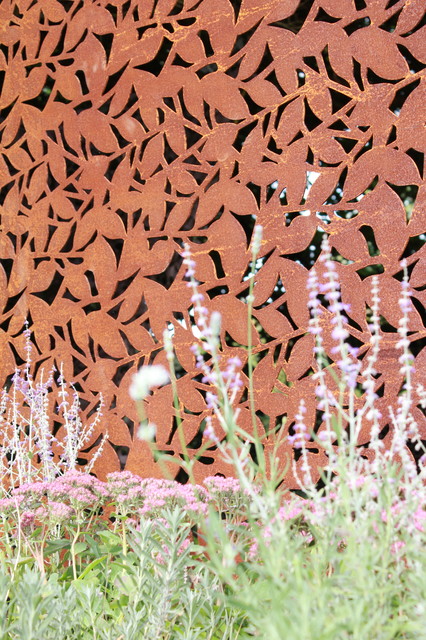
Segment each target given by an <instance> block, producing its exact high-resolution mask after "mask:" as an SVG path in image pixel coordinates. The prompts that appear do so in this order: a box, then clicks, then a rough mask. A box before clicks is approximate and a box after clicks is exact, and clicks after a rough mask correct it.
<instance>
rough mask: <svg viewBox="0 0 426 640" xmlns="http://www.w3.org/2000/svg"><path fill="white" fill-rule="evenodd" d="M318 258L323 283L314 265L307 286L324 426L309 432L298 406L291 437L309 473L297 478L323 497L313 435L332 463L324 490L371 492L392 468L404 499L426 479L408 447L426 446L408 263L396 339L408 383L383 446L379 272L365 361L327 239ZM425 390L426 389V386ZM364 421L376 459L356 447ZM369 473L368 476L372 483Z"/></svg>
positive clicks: (373, 297) (375, 277)
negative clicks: (312, 459)
mask: <svg viewBox="0 0 426 640" xmlns="http://www.w3.org/2000/svg"><path fill="white" fill-rule="evenodd" d="M320 260H321V262H322V263H323V264H324V267H325V270H324V276H325V282H324V283H320V282H319V280H318V275H317V272H316V270H315V269H311V271H310V274H309V278H308V283H307V286H308V290H309V308H310V312H311V319H310V322H309V329H308V330H309V331H310V333H311V334H312V335H313V336H314V337H315V354H316V360H317V371H316V373H315V374H314V377H315V378H316V380H317V383H318V384H317V388H316V395H317V398H318V403H317V407H318V409H319V410H320V411H321V412H322V425H321V429H320V431H319V433H318V435H315V434H312V435H311V434H310V433H308V431H307V429H306V426H305V425H304V424H303V420H302V418H303V416H302V415H301V414H302V413H303V411H299V414H300V415H299V416H297V423H296V427H295V434H294V435H292V436H290V437H289V441H290V442H291V444H292V445H293V446H294V447H295V448H298V449H301V456H302V470H303V472H304V475H303V478H299V479H298V480H299V483H300V485H301V487H303V489H304V490H305V491H306V492H307V493H308V494H309V495H311V496H313V497H315V498H316V497H318V495H319V494H318V492H317V490H316V487H315V485H314V483H313V482H312V477H311V475H310V472H309V463H308V457H307V447H306V442H307V441H308V440H310V439H311V437H314V438H315V439H316V440H317V442H318V443H319V444H320V445H321V446H322V447H323V448H324V450H325V452H326V454H327V456H328V465H327V466H326V468H325V470H324V472H325V480H326V482H325V491H326V492H327V491H328V492H331V493H333V492H334V491H335V490H336V487H337V486H340V487H341V488H342V490H343V489H344V490H352V489H358V488H359V487H360V486H362V485H364V484H369V485H371V491H372V492H373V493H376V492H377V491H378V487H380V485H381V483H382V481H383V478H384V477H387V475H389V473H390V469H393V473H396V474H397V475H398V477H399V480H398V482H399V486H400V487H401V488H403V489H404V492H405V497H407V495H408V493H409V492H410V491H412V488H413V487H414V486H418V483H419V482H422V475H423V471H422V472H421V473H420V476H419V474H418V470H417V469H416V463H415V461H414V459H413V458H412V456H411V454H410V453H409V451H408V449H407V441H411V442H413V443H414V444H415V448H416V449H417V450H420V449H423V450H424V446H423V444H422V442H421V440H420V435H419V431H418V427H417V424H416V421H415V419H414V417H413V415H412V411H411V408H412V406H413V389H412V383H411V373H412V368H413V356H412V354H411V353H410V350H409V339H408V322H409V313H410V310H411V301H410V292H409V283H408V274H407V269H406V264H405V262H402V263H401V266H402V268H403V270H404V276H403V280H402V283H401V296H400V301H399V306H400V309H401V312H402V316H401V319H400V321H399V327H398V334H399V340H398V342H397V344H396V346H397V348H398V349H400V350H401V356H400V358H399V363H400V367H401V368H400V373H401V374H402V376H403V380H404V382H403V386H402V389H401V393H400V396H399V398H398V406H397V409H396V411H395V410H394V409H393V408H392V407H389V414H390V418H391V425H392V428H393V433H392V438H391V443H390V447H388V449H387V450H385V449H384V444H383V442H382V441H381V440H380V429H381V427H380V420H381V418H382V415H381V412H380V410H379V409H378V407H377V401H378V395H377V391H376V387H377V385H378V384H380V383H378V382H377V380H376V377H375V376H376V374H377V371H376V368H375V367H376V363H377V359H378V356H379V351H380V341H381V335H380V315H379V306H380V295H379V283H378V278H377V276H373V277H372V288H371V293H372V305H371V313H370V320H369V329H370V331H371V338H370V349H369V351H368V355H367V357H366V358H365V359H364V360H362V359H360V358H359V357H358V356H359V350H358V349H356V348H354V347H352V346H351V345H350V344H348V337H349V332H348V329H347V323H348V318H347V316H346V313H348V312H350V309H349V307H348V305H346V304H344V303H343V302H342V300H341V296H340V286H339V282H338V278H337V272H336V265H335V262H334V261H333V260H332V259H331V257H330V249H329V245H328V242H327V239H326V240H325V241H324V243H323V254H322V256H321V258H320ZM321 296H323V298H321ZM322 299H323V300H324V301H325V305H326V306H327V307H328V310H329V311H330V312H331V313H332V314H333V317H332V320H331V322H332V331H331V338H332V340H333V342H334V347H333V348H332V350H331V353H332V355H333V356H335V362H334V363H330V360H329V359H328V357H327V355H326V352H325V348H324V335H323V331H324V330H323V325H324V322H323V317H324V306H323V304H322V303H321V300H322ZM330 383H331V384H330ZM419 393H420V395H421V389H420V392H419ZM366 424H367V425H369V427H370V449H371V450H372V452H373V453H374V456H373V459H372V460H371V461H367V460H366V459H365V457H364V456H362V455H361V452H360V450H359V446H358V440H359V435H360V433H361V429H362V428H365V425H366ZM397 459H399V460H400V465H399V466H395V461H396V460H397ZM425 461H426V456H425ZM293 467H294V473H295V474H296V476H297V469H296V466H295V463H293ZM333 478H334V480H333ZM367 478H369V480H368V482H367V480H366V479H367ZM370 481H371V482H370ZM351 488H352V489H351Z"/></svg>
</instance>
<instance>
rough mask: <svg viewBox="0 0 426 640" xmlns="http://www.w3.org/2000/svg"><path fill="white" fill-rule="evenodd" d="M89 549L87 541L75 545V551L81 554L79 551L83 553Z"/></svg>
mask: <svg viewBox="0 0 426 640" xmlns="http://www.w3.org/2000/svg"><path fill="white" fill-rule="evenodd" d="M86 549H87V544H86V543H85V542H76V543H75V545H74V553H76V554H79V553H83V551H86Z"/></svg>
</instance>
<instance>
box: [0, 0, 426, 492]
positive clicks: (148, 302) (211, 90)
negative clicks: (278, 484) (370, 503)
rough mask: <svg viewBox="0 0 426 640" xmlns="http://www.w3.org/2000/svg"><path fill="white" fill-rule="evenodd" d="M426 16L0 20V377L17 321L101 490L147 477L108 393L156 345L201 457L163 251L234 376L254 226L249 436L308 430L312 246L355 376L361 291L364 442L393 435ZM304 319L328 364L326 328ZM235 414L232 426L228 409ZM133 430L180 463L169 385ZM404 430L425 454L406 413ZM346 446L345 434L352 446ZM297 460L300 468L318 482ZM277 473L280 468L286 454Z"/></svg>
mask: <svg viewBox="0 0 426 640" xmlns="http://www.w3.org/2000/svg"><path fill="white" fill-rule="evenodd" d="M425 12H426V6H425V2H424V1H423V0H417V1H411V2H410V1H408V0H407V1H405V0H399V1H398V0H396V1H395V0H393V1H392V0H339V1H336V0H301V1H299V0H232V1H231V0H128V1H127V2H122V1H121V0H82V1H80V0H61V1H59V0H39V1H35V0H34V1H32V0H3V2H1V3H0V34H1V37H0V41H1V46H0V78H2V79H3V84H2V90H1V97H0V108H1V117H0V136H1V138H0V144H1V153H0V187H1V199H0V204H1V209H0V214H1V258H2V260H1V267H0V296H1V318H0V345H1V360H0V368H1V378H2V382H3V381H5V380H7V378H8V376H10V374H11V373H12V372H13V371H14V369H15V366H17V365H22V363H23V360H24V358H25V348H24V347H25V345H24V339H23V336H22V331H23V328H24V322H25V321H26V320H27V321H28V322H29V326H30V329H31V332H32V336H33V342H34V345H35V352H34V361H35V365H36V366H37V367H38V370H39V371H40V368H41V367H44V368H45V369H48V368H49V367H50V366H51V365H52V364H56V365H57V366H59V364H60V362H63V363H64V374H65V377H66V379H67V380H69V381H74V382H75V383H76V385H77V388H78V389H79V390H80V396H81V398H82V401H83V415H84V416H90V414H91V412H93V410H94V408H96V406H97V404H98V402H99V393H100V392H102V393H103V394H104V398H105V408H104V417H103V420H102V421H101V424H100V426H99V429H98V432H97V433H96V434H94V436H93V445H94V447H93V449H92V452H93V451H95V450H96V446H97V445H96V443H97V438H98V437H99V436H100V435H101V434H102V433H103V432H105V429H106V428H107V429H108V432H109V442H108V445H107V447H106V450H105V454H104V456H103V457H102V459H101V460H100V461H98V462H97V463H96V465H97V466H96V469H95V470H96V472H97V473H98V474H99V475H100V476H101V477H102V476H104V475H105V473H106V472H108V471H115V470H118V469H120V465H121V467H123V464H125V465H126V468H127V469H130V470H131V471H134V472H137V473H139V474H141V475H143V476H148V475H154V476H158V475H160V474H161V470H160V469H158V468H157V466H156V464H155V463H154V461H153V459H152V456H151V455H150V453H149V451H148V449H147V448H146V444H145V443H143V442H141V441H138V440H136V438H135V431H136V429H135V425H137V416H136V412H135V409H134V407H133V405H132V402H131V400H130V399H129V395H128V388H129V385H130V381H131V376H132V374H133V373H135V371H136V370H137V368H138V366H140V365H141V364H148V363H156V364H158V363H163V364H165V362H166V360H165V356H164V353H163V351H162V332H163V330H164V328H165V327H166V326H169V328H170V329H171V328H172V327H173V328H174V341H175V345H176V354H177V358H178V360H179V363H180V370H179V375H180V377H179V380H178V390H179V398H180V401H181V405H182V410H183V416H184V428H185V434H186V440H187V443H188V446H189V448H190V451H191V452H192V453H193V454H194V455H196V454H197V451H198V449H199V448H200V447H201V446H202V444H203V434H202V429H203V425H204V422H203V421H204V419H205V417H206V415H208V413H209V409H207V408H206V404H205V393H206V391H207V390H208V386H207V385H206V384H203V383H202V382H200V376H199V372H198V370H197V369H196V368H195V359H194V356H193V355H192V353H191V352H190V351H189V346H190V345H191V344H192V343H193V342H194V336H193V334H192V329H191V327H192V324H193V315H192V313H191V309H192V306H191V301H190V297H191V290H190V289H189V288H188V287H187V286H186V282H185V277H184V274H185V268H184V265H183V264H182V258H181V257H180V255H179V254H180V252H181V251H182V247H183V243H184V242H187V243H188V244H189V246H190V247H191V251H192V252H193V255H194V257H195V260H196V262H197V275H198V279H199V280H200V283H201V284H200V290H201V292H202V293H203V294H204V295H205V297H206V306H207V307H208V309H210V310H217V311H219V312H220V313H221V314H222V316H223V325H222V336H221V337H222V344H223V351H224V356H225V357H229V356H238V357H239V358H240V359H241V361H242V363H243V364H242V367H243V369H244V367H245V365H246V361H247V356H246V345H247V319H246V310H247V305H246V296H247V286H248V284H247V281H246V276H247V273H248V269H249V264H250V250H249V242H250V238H251V234H252V230H253V226H254V223H255V219H256V220H257V221H258V223H260V224H261V225H263V227H264V237H263V242H262V247H261V251H260V256H259V258H260V259H259V261H258V263H257V274H256V284H255V309H254V318H255V323H254V324H253V342H254V351H255V353H257V354H259V363H258V365H257V367H256V369H255V374H254V385H255V400H256V409H257V412H258V418H259V426H261V420H263V424H264V425H266V426H268V425H269V426H270V427H273V426H275V425H276V424H280V423H281V421H282V418H283V417H284V416H288V419H287V422H286V424H285V426H284V427H283V428H284V429H285V430H286V431H287V432H289V433H291V425H292V423H294V420H293V416H294V414H295V413H297V408H298V405H299V402H300V399H301V398H305V400H306V404H307V414H306V421H307V424H308V425H309V427H313V426H314V425H316V428H317V429H318V428H319V429H321V425H319V424H318V422H316V421H318V414H317V413H316V410H315V394H314V386H315V382H314V381H313V379H312V376H311V375H310V373H312V371H313V370H315V363H314V359H313V346H314V344H313V337H312V336H311V335H310V334H309V333H307V325H308V318H309V312H308V306H307V301H308V293H307V290H306V280H307V276H308V273H309V269H310V268H312V266H313V265H314V264H318V257H319V255H320V251H321V249H320V243H321V238H322V236H323V234H324V233H325V234H328V237H329V243H330V246H331V248H332V252H333V258H334V259H335V260H336V268H337V269H338V273H339V276H340V279H341V283H342V285H341V288H342V297H343V301H344V302H345V303H348V304H350V305H351V311H350V314H349V316H350V326H349V331H350V333H351V335H352V336H353V339H354V341H353V343H354V344H356V345H358V346H359V347H360V354H361V357H365V354H366V353H368V350H369V348H370V337H371V334H370V331H369V328H368V317H367V309H368V306H369V305H371V292H370V291H371V277H372V274H374V273H377V274H378V275H379V283H380V291H381V294H380V295H381V314H382V317H383V323H382V338H383V339H382V353H381V356H380V359H379V362H378V365H377V371H378V375H377V390H378V392H379V396H380V399H379V406H380V408H381V410H382V414H383V417H382V422H383V436H384V441H385V443H386V441H387V439H388V438H389V437H390V436H391V430H389V429H388V427H387V425H388V424H389V414H388V410H387V406H388V405H393V406H395V404H396V399H397V395H398V392H399V390H400V387H401V384H402V379H401V374H400V373H399V365H398V360H397V359H398V355H399V354H398V352H397V351H396V349H395V344H396V342H397V340H398V335H397V333H396V328H397V327H398V321H399V318H400V314H401V311H400V309H399V306H398V303H397V301H398V296H399V293H400V280H401V267H400V260H401V258H402V257H406V258H407V261H408V270H409V276H410V284H411V292H412V301H413V311H412V313H411V314H410V327H411V333H410V341H411V344H412V348H413V352H414V354H415V356H416V360H417V364H416V368H415V372H414V374H413V376H414V383H417V382H421V381H422V378H423V382H424V371H425V366H426V355H425V354H426V350H422V346H423V343H422V341H423V342H424V340H425V337H426V331H425V319H424V303H425V297H426V290H425V285H426V267H425V264H426V261H425V258H426V247H425V245H424V242H423V240H424V236H423V235H422V234H424V233H425V231H426V185H425V183H424V154H425V151H426V128H425V122H426V110H425V105H426V71H425V70H426V26H425V25H426V20H425ZM322 318H323V320H322V321H323V324H324V330H325V344H326V348H327V350H328V351H329V356H330V358H331V359H332V360H333V359H334V358H335V357H336V356H335V355H333V353H332V350H331V347H332V340H331V338H330V335H329V334H330V328H331V326H332V325H331V317H330V315H329V313H328V312H325V313H324V314H323V316H322ZM244 371H246V370H244ZM244 371H242V377H243V381H244V383H245V384H246V383H247V378H246V377H245V372H244ZM283 372H285V375H284V373H283ZM237 405H238V406H239V407H240V409H241V413H240V421H241V423H242V424H243V425H246V426H247V428H248V429H250V428H251V427H250V418H249V410H248V404H247V395H246V394H245V393H244V389H242V390H241V394H240V396H239V398H238V401H237ZM147 411H148V415H149V417H150V419H151V420H152V421H154V422H155V423H156V424H157V426H158V436H157V445H158V447H159V448H160V449H161V450H164V451H168V452H174V454H175V455H179V454H181V447H180V444H179V439H178V436H177V433H176V431H175V429H174V422H173V407H172V396H171V390H170V385H169V386H165V387H163V388H162V389H160V390H158V391H157V392H155V393H154V394H153V396H152V397H151V398H150V399H149V403H148V406H147ZM415 417H416V419H417V420H418V422H419V425H420V428H421V429H422V434H423V435H424V438H425V439H426V424H425V419H424V416H423V414H422V412H421V410H420V408H418V409H415ZM55 428H56V429H58V428H59V435H60V430H61V428H62V427H60V424H56V427H55ZM368 439H369V434H368V429H365V430H364V431H363V432H362V434H361V438H360V445H367V444H368ZM266 446H267V447H268V446H269V445H268V440H266ZM309 446H310V445H309ZM311 449H312V450H311V452H310V454H309V456H310V459H311V461H312V464H313V466H317V465H321V464H323V463H324V459H323V454H321V453H320V452H318V450H317V449H316V448H315V445H314V444H312V446H311ZM280 454H281V455H282V457H283V460H284V459H286V456H288V457H289V459H290V460H291V458H292V457H293V456H294V455H295V453H294V452H293V451H292V448H291V446H290V445H289V444H288V443H284V444H283V445H282V448H281V450H280ZM86 455H91V452H90V451H88V452H87V453H86ZM219 472H220V473H225V474H226V473H228V470H227V468H226V466H225V465H224V463H223V462H221V460H220V459H219V456H218V455H217V453H216V451H215V448H214V447H212V448H211V449H210V450H209V451H207V452H205V453H204V455H203V457H202V458H201V459H200V460H199V461H198V462H197V463H196V465H195V476H196V478H197V479H199V480H200V479H202V478H203V477H204V476H206V475H212V474H214V473H219ZM176 473H177V469H176V468H175V469H174V474H176ZM180 477H182V476H180ZM288 484H289V485H293V484H294V479H293V478H292V474H291V472H289V475H288Z"/></svg>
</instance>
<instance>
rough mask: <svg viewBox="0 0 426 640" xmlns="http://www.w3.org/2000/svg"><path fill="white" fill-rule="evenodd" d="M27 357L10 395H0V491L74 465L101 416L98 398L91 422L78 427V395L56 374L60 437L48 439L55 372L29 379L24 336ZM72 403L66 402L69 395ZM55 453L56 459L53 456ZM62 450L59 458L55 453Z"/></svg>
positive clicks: (28, 336)
mask: <svg viewBox="0 0 426 640" xmlns="http://www.w3.org/2000/svg"><path fill="white" fill-rule="evenodd" d="M24 335H25V350H26V353H27V358H26V363H25V367H24V370H23V371H20V370H19V369H17V370H16V371H15V374H14V376H13V378H12V386H11V389H10V390H9V391H6V389H3V390H2V392H1V395H0V428H1V444H0V481H1V486H2V489H3V490H8V489H9V488H12V487H15V486H20V485H22V484H25V483H27V482H32V481H34V480H36V479H42V480H53V479H54V478H55V477H56V476H58V475H60V474H61V473H64V472H66V471H69V470H73V469H75V468H76V467H77V465H78V456H79V452H80V451H81V449H83V448H84V447H85V446H87V445H88V444H90V443H91V442H92V440H93V435H94V431H95V428H96V426H97V425H98V424H99V422H100V420H101V417H102V407H103V399H102V395H101V396H100V399H99V403H98V407H97V410H96V414H95V417H94V420H93V421H92V423H91V424H89V425H83V423H82V421H81V417H80V402H79V397H78V393H77V391H76V390H75V389H74V388H73V387H72V385H70V386H69V385H67V383H66V382H65V380H64V376H63V373H62V367H61V371H60V374H59V377H58V381H57V383H58V385H59V393H58V395H59V399H60V402H59V404H58V405H57V406H55V411H56V412H57V414H59V415H61V416H62V418H63V429H64V436H63V438H57V437H55V436H54V435H53V432H52V426H53V424H52V423H53V416H52V415H51V413H50V397H51V391H52V388H53V385H54V373H55V370H54V368H52V369H51V371H50V372H49V374H48V376H47V379H45V378H44V372H43V370H42V371H41V372H40V377H39V379H38V380H37V381H35V380H33V377H32V375H31V356H32V344H31V332H30V329H29V328H28V326H26V329H25V331H24ZM70 393H71V394H72V401H71V402H68V397H69V394H70ZM107 437H108V434H105V435H104V436H103V438H102V440H101V442H100V443H99V445H98V448H97V450H96V452H95V453H94V454H93V455H92V456H91V459H90V461H89V463H88V464H87V465H86V468H85V471H86V472H87V473H89V472H90V471H91V470H92V468H93V465H94V463H95V462H96V460H97V458H98V457H99V456H100V455H101V454H102V451H103V447H104V445H105V442H106V439H107ZM54 449H56V454H55V452H54ZM61 449H62V451H63V453H62V454H60V453H58V451H60V450H61Z"/></svg>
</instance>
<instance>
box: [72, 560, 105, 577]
mask: <svg viewBox="0 0 426 640" xmlns="http://www.w3.org/2000/svg"><path fill="white" fill-rule="evenodd" d="M107 558H108V556H107V555H106V556H101V557H100V558H96V560H93V561H92V562H91V563H90V564H88V565H87V567H86V568H85V570H84V571H83V573H82V574H81V575H79V576H78V578H77V580H84V578H85V577H86V576H87V574H88V573H90V571H92V569H94V568H95V567H97V566H98V564H100V563H101V562H103V561H104V560H106V559H107Z"/></svg>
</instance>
